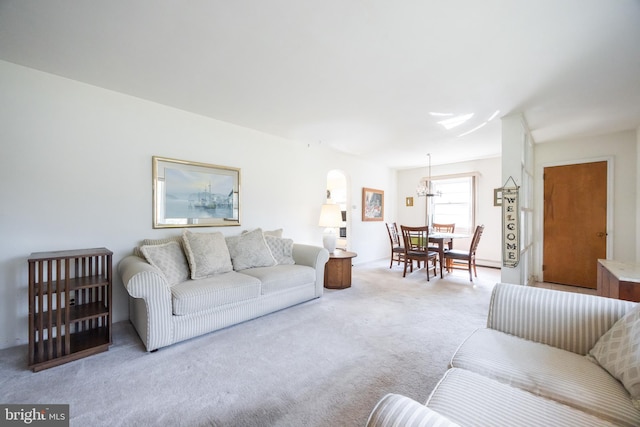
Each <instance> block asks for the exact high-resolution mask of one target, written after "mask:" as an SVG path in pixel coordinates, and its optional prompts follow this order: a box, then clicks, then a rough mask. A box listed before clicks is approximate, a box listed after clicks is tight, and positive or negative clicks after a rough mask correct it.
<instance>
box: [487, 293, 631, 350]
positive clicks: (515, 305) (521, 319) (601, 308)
mask: <svg viewBox="0 0 640 427" xmlns="http://www.w3.org/2000/svg"><path fill="white" fill-rule="evenodd" d="M634 306H635V303H632V302H629V301H622V300H616V299H611V298H604V297H597V296H594V295H585V294H578V293H573V292H562V291H555V290H550V289H544V288H536V287H531V286H522V285H510V284H505V283H498V284H496V285H495V287H494V289H493V293H492V296H491V303H490V306H489V316H488V319H487V327H488V328H491V329H495V330H498V331H502V332H505V333H507V334H510V335H515V336H517V337H521V338H524V339H527V340H530V341H535V342H540V343H543V344H548V345H551V346H553V347H557V348H561V349H563V350H568V351H571V352H573V353H578V354H582V355H585V354H587V352H588V351H589V350H590V349H591V348H592V347H593V346H594V345H595V343H596V341H598V339H599V338H600V337H601V336H602V335H603V334H604V333H605V332H606V331H608V330H609V329H610V328H611V326H613V324H614V323H615V322H616V321H617V320H618V319H619V318H620V317H622V316H623V315H624V314H625V313H626V312H627V311H628V310H630V309H631V308H633V307H634Z"/></svg>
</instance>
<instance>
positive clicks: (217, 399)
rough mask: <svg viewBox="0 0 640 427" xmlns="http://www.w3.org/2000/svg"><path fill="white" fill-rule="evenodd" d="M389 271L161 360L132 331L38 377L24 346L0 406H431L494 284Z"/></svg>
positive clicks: (202, 412)
mask: <svg viewBox="0 0 640 427" xmlns="http://www.w3.org/2000/svg"><path fill="white" fill-rule="evenodd" d="M388 267H389V265H388V262H387V261H380V262H375V263H369V264H365V265H359V266H356V267H354V269H353V286H352V287H351V288H349V289H344V290H327V291H326V292H325V295H324V296H323V297H322V298H320V299H317V300H314V301H311V302H308V303H304V304H301V305H298V306H296V307H292V308H289V309H286V310H283V311H280V312H278V313H274V314H271V315H268V316H265V317H262V318H260V319H256V320H252V321H249V322H245V323H243V324H240V325H236V326H233V327H230V328H227V329H224V330H221V331H218V332H214V333H211V334H208V335H205V336H202V337H198V338H195V339H192V340H189V341H186V342H182V343H179V344H176V345H173V346H170V347H166V348H164V349H161V350H159V351H158V352H156V353H146V352H144V350H143V346H142V343H141V342H140V341H139V339H138V337H137V335H136V333H135V331H134V330H133V328H132V327H131V325H130V324H129V323H128V322H119V323H117V324H115V325H114V331H113V337H114V344H113V346H112V347H111V349H110V350H109V351H108V352H106V353H102V354H99V355H95V356H92V357H89V358H86V359H82V360H79V361H76V362H72V363H69V364H66V365H62V366H59V367H56V368H52V369H48V370H45V371H42V372H39V373H32V372H31V371H29V370H28V369H27V367H26V365H27V348H26V346H20V347H15V348H11V349H7V350H2V351H0V360H1V362H0V363H1V365H0V403H43V404H52V403H65V404H70V413H71V425H72V426H78V427H84V426H89V425H91V426H260V427H262V426H296V427H300V426H363V425H364V424H365V423H366V420H367V417H368V415H369V413H370V411H371V409H372V408H373V406H374V405H375V404H376V402H377V401H378V400H379V399H380V398H381V397H382V396H383V395H385V394H386V393H389V392H394V393H402V394H405V395H408V396H410V397H412V398H414V399H416V400H418V401H425V400H426V398H427V397H428V395H429V393H430V391H431V390H432V389H433V387H434V386H435V385H436V383H437V381H438V380H439V378H440V377H441V375H442V374H443V373H444V371H445V370H446V368H447V363H448V361H449V358H450V356H451V355H452V353H453V352H454V351H455V349H456V348H457V346H458V345H459V344H460V343H461V341H462V340H463V339H464V338H465V337H466V336H467V335H468V334H470V333H471V332H472V331H473V330H474V329H475V328H477V327H482V326H484V323H485V319H486V315H487V309H488V304H489V298H490V292H491V289H492V287H493V285H494V284H495V283H496V282H497V281H499V279H500V272H499V270H494V269H480V271H479V275H480V277H479V278H478V279H477V280H476V281H475V282H474V284H475V286H474V285H472V284H471V283H470V282H469V279H468V274H467V273H466V272H464V271H455V272H454V273H452V274H450V275H446V274H445V278H444V279H439V278H438V279H433V278H432V279H431V281H430V282H427V281H426V275H425V273H424V270H418V271H415V272H414V273H412V274H410V275H408V276H407V277H406V278H404V279H403V278H402V269H401V268H400V267H395V266H394V268H393V269H389V268H388Z"/></svg>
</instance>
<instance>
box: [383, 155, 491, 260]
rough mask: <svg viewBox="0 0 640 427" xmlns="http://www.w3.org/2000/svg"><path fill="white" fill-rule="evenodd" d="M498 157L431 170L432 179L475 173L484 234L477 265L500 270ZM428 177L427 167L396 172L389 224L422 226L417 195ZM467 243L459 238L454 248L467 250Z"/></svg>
mask: <svg viewBox="0 0 640 427" xmlns="http://www.w3.org/2000/svg"><path fill="white" fill-rule="evenodd" d="M500 162H501V160H500V157H495V158H491V159H483V160H475V161H469V162H460V163H451V164H446V165H434V166H432V167H431V176H432V177H433V178H434V179H435V178H437V177H439V176H444V175H454V174H462V173H472V172H477V173H478V174H479V175H478V178H477V182H478V195H477V196H478V203H477V212H476V223H477V224H484V225H485V231H484V233H483V235H482V240H480V245H479V246H478V251H477V262H478V265H486V266H491V267H500V257H501V253H500V244H501V239H502V237H501V236H502V234H501V227H502V223H501V222H500V221H501V217H500V213H501V210H500V208H499V207H495V206H493V189H494V188H498V187H501V186H502V183H501V182H500V180H501V163H500ZM425 176H427V168H426V166H425V167H424V168H417V169H406V170H401V171H398V194H397V205H396V209H397V215H396V216H395V217H390V220H389V221H390V222H394V221H395V222H396V223H397V224H398V226H400V225H401V224H402V225H410V226H418V225H424V223H425V209H426V203H425V199H424V198H422V197H420V198H418V197H417V196H416V186H417V185H418V182H420V180H422V179H423V178H424V177H425ZM406 197H413V206H412V207H407V206H406V205H405V198H406ZM469 243H470V240H467V239H459V240H456V241H454V247H456V248H468V247H469Z"/></svg>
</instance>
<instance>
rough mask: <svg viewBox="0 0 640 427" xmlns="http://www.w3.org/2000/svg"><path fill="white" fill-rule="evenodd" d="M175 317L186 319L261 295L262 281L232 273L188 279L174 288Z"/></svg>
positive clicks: (172, 289)
mask: <svg viewBox="0 0 640 427" xmlns="http://www.w3.org/2000/svg"><path fill="white" fill-rule="evenodd" d="M171 296H172V303H173V314H175V315H178V316H182V315H186V314H191V313H197V312H199V311H203V310H208V309H211V308H214V307H218V306H221V305H224V304H230V303H234V302H239V301H244V300H248V299H252V298H257V297H258V296H260V281H259V280H258V279H256V278H255V277H251V276H247V275H246V274H242V273H237V272H235V271H230V272H228V273H222V274H217V275H215V276H211V277H206V278H204V279H198V280H185V281H184V282H182V283H179V284H177V285H175V286H173V287H172V288H171Z"/></svg>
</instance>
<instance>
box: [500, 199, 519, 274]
mask: <svg viewBox="0 0 640 427" xmlns="http://www.w3.org/2000/svg"><path fill="white" fill-rule="evenodd" d="M519 231H520V211H519V209H518V188H517V187H516V188H502V265H503V266H504V267H512V268H513V267H516V266H517V265H518V262H519V261H520V235H519V234H520V232H519Z"/></svg>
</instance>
